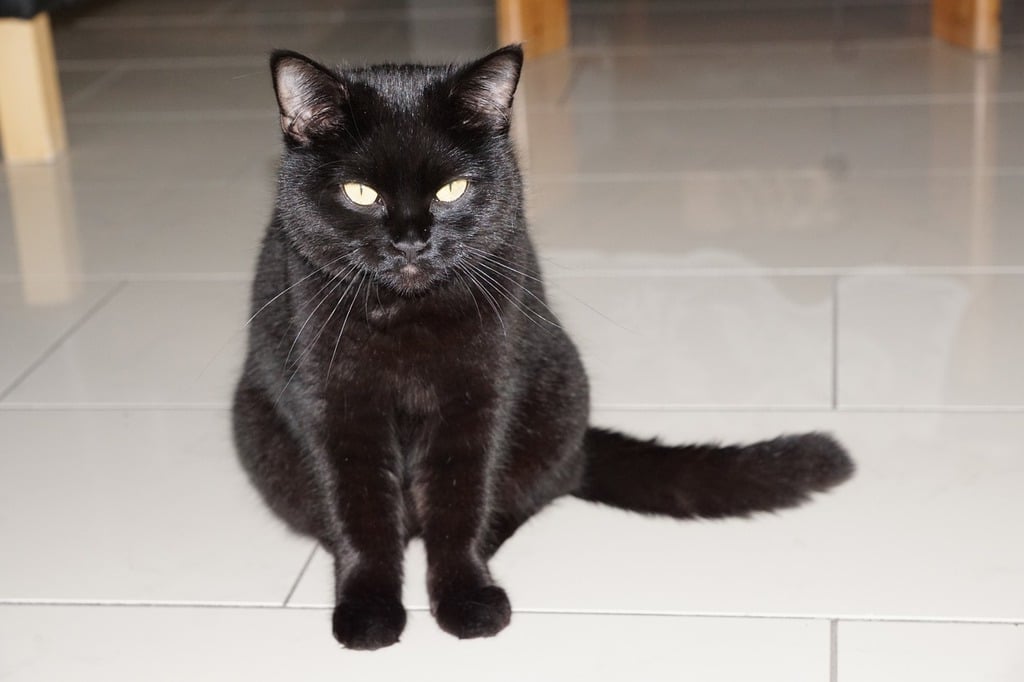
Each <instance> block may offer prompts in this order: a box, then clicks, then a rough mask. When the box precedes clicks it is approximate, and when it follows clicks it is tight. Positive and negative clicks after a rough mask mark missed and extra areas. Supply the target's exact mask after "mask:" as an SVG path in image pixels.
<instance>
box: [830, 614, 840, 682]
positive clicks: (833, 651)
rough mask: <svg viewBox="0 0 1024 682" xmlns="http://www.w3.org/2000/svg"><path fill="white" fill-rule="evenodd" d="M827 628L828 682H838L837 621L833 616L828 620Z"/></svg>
mask: <svg viewBox="0 0 1024 682" xmlns="http://www.w3.org/2000/svg"><path fill="white" fill-rule="evenodd" d="M828 630H829V654H828V663H829V671H828V679H829V682H839V621H837V620H836V619H835V618H833V619H832V620H830V621H829V622H828Z"/></svg>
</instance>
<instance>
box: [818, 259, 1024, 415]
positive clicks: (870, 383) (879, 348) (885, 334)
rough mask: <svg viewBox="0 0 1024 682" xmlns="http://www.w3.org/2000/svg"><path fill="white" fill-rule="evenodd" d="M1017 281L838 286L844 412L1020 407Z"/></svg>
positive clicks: (860, 280)
mask: <svg viewBox="0 0 1024 682" xmlns="http://www.w3.org/2000/svg"><path fill="white" fill-rule="evenodd" d="M1022 300H1024V276H1021V275H1004V276H991V275H977V276H971V277H957V276H949V275H934V276H902V277H866V276H865V277H856V276H855V277H848V278H843V279H841V280H840V281H839V327H838V328H839V353H838V356H839V366H838V385H839V402H840V404H841V405H844V406H857V407H862V406H901V407H902V406H936V405H942V406H945V405H970V406H978V405H998V406H1018V407H1020V406H1024V344H1022V342H1021V341H1022V339H1024V308H1022V306H1021V301H1022Z"/></svg>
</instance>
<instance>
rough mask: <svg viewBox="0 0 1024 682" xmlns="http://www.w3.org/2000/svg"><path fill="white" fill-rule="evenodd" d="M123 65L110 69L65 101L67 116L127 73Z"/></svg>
mask: <svg viewBox="0 0 1024 682" xmlns="http://www.w3.org/2000/svg"><path fill="white" fill-rule="evenodd" d="M125 70H126V69H125V67H124V65H123V64H117V65H115V66H114V67H113V68H110V69H108V70H107V71H106V72H105V73H104V74H103V75H101V76H100V77H99V78H97V79H96V80H94V81H93V82H92V83H90V84H89V85H87V86H85V87H84V88H82V89H81V90H79V91H78V92H76V93H75V94H74V95H72V96H71V97H69V98H67V99H66V100H64V111H65V115H71V114H73V113H74V112H73V109H74V107H75V106H76V105H78V104H79V103H81V102H83V101H88V100H89V99H90V98H91V97H92V96H93V95H95V94H96V93H97V92H99V91H100V90H102V89H103V88H105V87H106V86H107V85H108V84H110V83H112V82H114V81H116V80H117V79H118V78H119V77H120V76H121V74H123V73H124V72H125Z"/></svg>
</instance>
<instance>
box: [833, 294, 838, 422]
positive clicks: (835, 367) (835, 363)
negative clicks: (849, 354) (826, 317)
mask: <svg viewBox="0 0 1024 682" xmlns="http://www.w3.org/2000/svg"><path fill="white" fill-rule="evenodd" d="M832 409H833V410H838V409H839V277H838V276H836V277H833V278H832Z"/></svg>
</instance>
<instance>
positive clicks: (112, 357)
mask: <svg viewBox="0 0 1024 682" xmlns="http://www.w3.org/2000/svg"><path fill="white" fill-rule="evenodd" d="M248 296H249V285H248V283H246V282H187V281H186V282H133V283H131V284H128V285H127V286H125V287H124V288H123V289H122V290H121V291H120V292H119V293H118V294H117V295H116V296H114V297H113V298H112V299H111V300H110V302H109V303H107V304H106V305H105V306H104V307H103V308H102V309H101V310H99V311H98V312H97V313H96V314H95V315H93V316H92V317H91V318H90V319H89V320H88V321H87V322H86V323H85V324H83V325H82V326H81V327H80V328H79V329H78V330H77V331H76V332H75V333H74V334H73V335H71V336H70V337H69V338H68V339H67V340H66V341H65V342H64V343H63V344H62V345H61V346H60V347H59V348H57V349H56V350H55V351H54V352H53V353H52V354H51V355H50V356H49V357H47V359H46V360H45V361H44V362H43V363H42V364H40V365H39V367H38V368H37V369H36V370H35V371H34V372H32V374H30V375H29V376H28V377H27V378H26V379H25V380H24V381H23V382H22V383H21V384H20V385H18V387H17V388H16V389H15V390H14V391H12V392H11V393H10V394H9V395H8V396H7V399H6V401H5V402H7V403H45V404H55V403H56V404H82V403H86V404H97V403H106V404H126V403H128V404H133V405H147V404H150V405H152V404H167V403H173V404H202V405H209V404H214V405H226V404H228V402H229V401H230V399H231V392H232V391H233V390H234V383H235V381H236V379H237V374H238V371H239V368H240V367H241V362H242V356H243V349H244V347H245V340H246V330H245V328H244V325H245V321H246V319H247V315H246V313H245V311H246V310H247V308H248V304H247V301H248Z"/></svg>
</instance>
